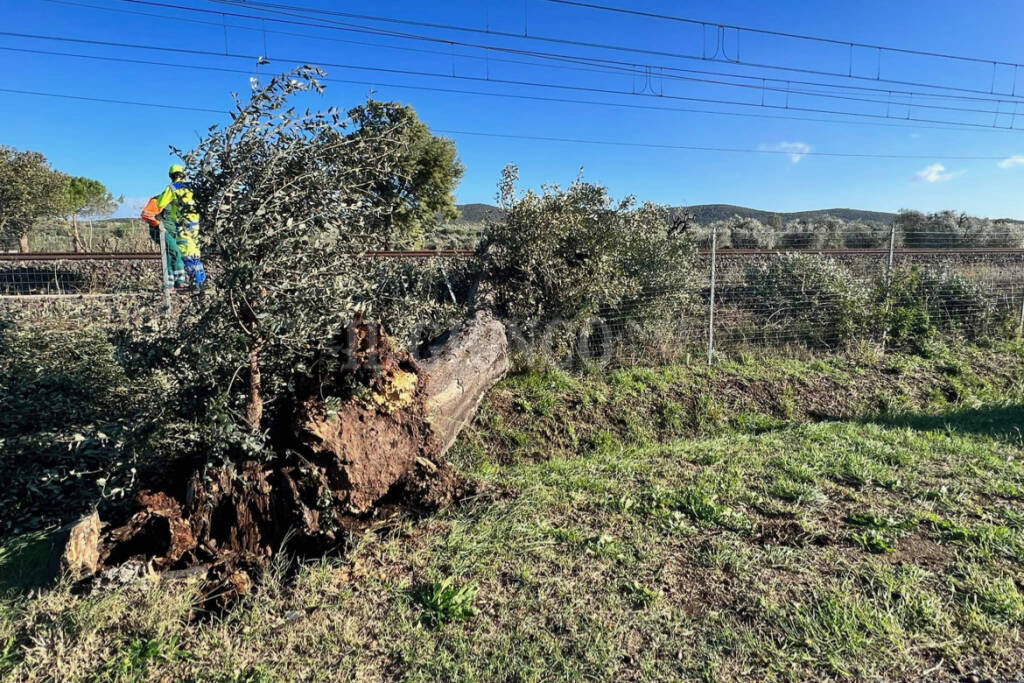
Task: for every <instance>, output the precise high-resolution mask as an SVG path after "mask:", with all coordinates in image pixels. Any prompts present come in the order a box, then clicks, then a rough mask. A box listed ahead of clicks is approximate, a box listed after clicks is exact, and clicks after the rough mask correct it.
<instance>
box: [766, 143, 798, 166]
mask: <svg viewBox="0 0 1024 683" xmlns="http://www.w3.org/2000/svg"><path fill="white" fill-rule="evenodd" d="M757 148H758V149H760V150H762V151H765V152H785V153H786V154H788V155H789V160H790V161H792V162H793V163H794V164H795V163H797V162H799V161H800V160H801V159H803V158H804V157H805V156H807V153H808V152H810V151H811V146H810V145H808V144H807V143H806V142H780V143H779V144H777V145H758V147H757Z"/></svg>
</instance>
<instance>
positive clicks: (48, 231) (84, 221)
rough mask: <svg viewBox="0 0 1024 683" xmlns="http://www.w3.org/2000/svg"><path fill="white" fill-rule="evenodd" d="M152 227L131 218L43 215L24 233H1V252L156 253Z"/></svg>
mask: <svg viewBox="0 0 1024 683" xmlns="http://www.w3.org/2000/svg"><path fill="white" fill-rule="evenodd" d="M153 251H156V245H155V244H154V243H153V240H152V239H150V236H149V228H148V227H147V226H146V224H145V223H143V222H142V221H140V220H137V219H131V218H120V219H100V220H93V219H91V218H77V219H66V218H52V217H48V218H41V219H38V220H35V221H33V222H32V224H31V226H30V227H29V228H27V229H26V230H25V232H24V233H23V234H18V233H17V232H16V231H15V232H7V233H5V234H2V235H0V253H18V252H22V253H53V252H58V253H68V252H80V253H96V252H100V253H130V252H153Z"/></svg>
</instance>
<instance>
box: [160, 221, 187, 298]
mask: <svg viewBox="0 0 1024 683" xmlns="http://www.w3.org/2000/svg"><path fill="white" fill-rule="evenodd" d="M161 224H162V225H163V226H164V245H165V246H166V248H167V276H168V277H169V278H170V279H171V282H169V283H167V284H172V283H173V284H174V285H185V284H188V278H187V277H186V276H185V261H184V260H183V259H182V258H181V249H179V248H178V226H177V225H175V223H174V221H172V220H165V221H162V223H161Z"/></svg>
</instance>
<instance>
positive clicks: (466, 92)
mask: <svg viewBox="0 0 1024 683" xmlns="http://www.w3.org/2000/svg"><path fill="white" fill-rule="evenodd" d="M48 1H51V2H52V1H57V0H48ZM0 50H3V51H9V52H21V53H25V54H44V55H51V56H58V57H71V58H77V59H91V60H98V61H106V62H116V63H127V64H146V65H151V66H162V67H169V68H175V69H183V68H184V69H198V70H202V71H218V72H222V73H235V74H242V75H247V76H253V75H257V72H256V71H255V70H253V69H234V68H229V67H218V66H212V65H204V64H185V63H182V62H160V61H155V60H146V59H132V58H128V57H107V56H102V55H90V54H82V53H74V52H60V51H55V50H38V49H32V48H17V47H7V46H0ZM221 56H223V55H221ZM322 80H324V81H325V82H332V83H343V84H349V85H365V86H368V87H389V88H399V89H406V90H419V91H424V92H438V93H447V94H458V95H474V96H483V97H498V98H506V99H518V100H529V101H536V102H557V103H561V104H579V105H586V106H601V107H614V108H625V109H637V110H646V111H666V112H683V113H693V114H705V115H715V116H731V117H742V118H761V119H774V120H781V121H808V122H814V123H831V124H840V125H856V126H880V127H885V128H908V129H914V130H947V131H962V130H964V129H963V128H962V127H958V126H955V125H946V126H943V125H925V124H917V123H913V122H910V123H900V122H899V121H900V119H892V121H893V122H891V123H887V122H883V121H857V120H849V119H834V118H821V117H808V116H783V115H777V114H767V113H753V112H736V111H724V110H720V109H693V108H689V107H659V106H654V105H645V104H637V103H626V102H605V101H600V100H587V99H578V98H563V97H545V96H542V95H522V94H516V93H499V92H488V91H484V90H467V89H464V88H463V89H459V88H443V87H438V86H422V85H412V84H406V83H388V82H383V81H378V80H374V81H361V80H352V79H343V78H333V77H326V78H324V79H322ZM837 115H842V116H852V115H854V114H841V113H837ZM1019 130H1020V129H1017V128H1013V129H1009V128H1004V127H995V128H991V127H982V128H977V129H974V132H986V133H988V132H992V133H1013V132H1017V131H1019Z"/></svg>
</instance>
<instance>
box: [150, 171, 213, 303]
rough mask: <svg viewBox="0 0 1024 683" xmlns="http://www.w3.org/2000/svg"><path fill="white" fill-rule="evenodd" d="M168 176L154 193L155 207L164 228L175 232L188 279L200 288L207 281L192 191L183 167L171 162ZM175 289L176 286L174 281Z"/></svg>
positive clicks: (197, 216) (197, 213) (197, 214)
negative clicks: (159, 189)
mask: <svg viewBox="0 0 1024 683" xmlns="http://www.w3.org/2000/svg"><path fill="white" fill-rule="evenodd" d="M167 175H168V176H170V179H171V183H170V184H169V185H168V186H167V187H165V188H164V191H163V192H161V193H160V194H158V195H157V196H156V206H157V208H158V209H159V210H160V211H161V212H162V214H161V220H162V222H163V225H164V229H165V230H166V231H167V232H171V231H172V230H173V231H174V233H173V234H174V239H175V241H176V242H177V246H178V251H179V252H180V253H181V259H182V264H183V267H184V270H185V274H186V275H187V277H188V282H189V283H191V284H192V285H194V286H195V287H202V286H203V284H204V283H205V282H206V270H205V269H204V268H203V261H202V259H201V258H200V255H199V212H198V211H197V209H196V202H195V199H194V198H193V197H192V190H191V189H190V188H189V186H188V185H187V184H186V183H185V167H184V166H182V165H181V164H173V165H172V166H171V168H170V169H169V170H168V171H167ZM175 288H176V289H179V287H178V286H177V280H175Z"/></svg>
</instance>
